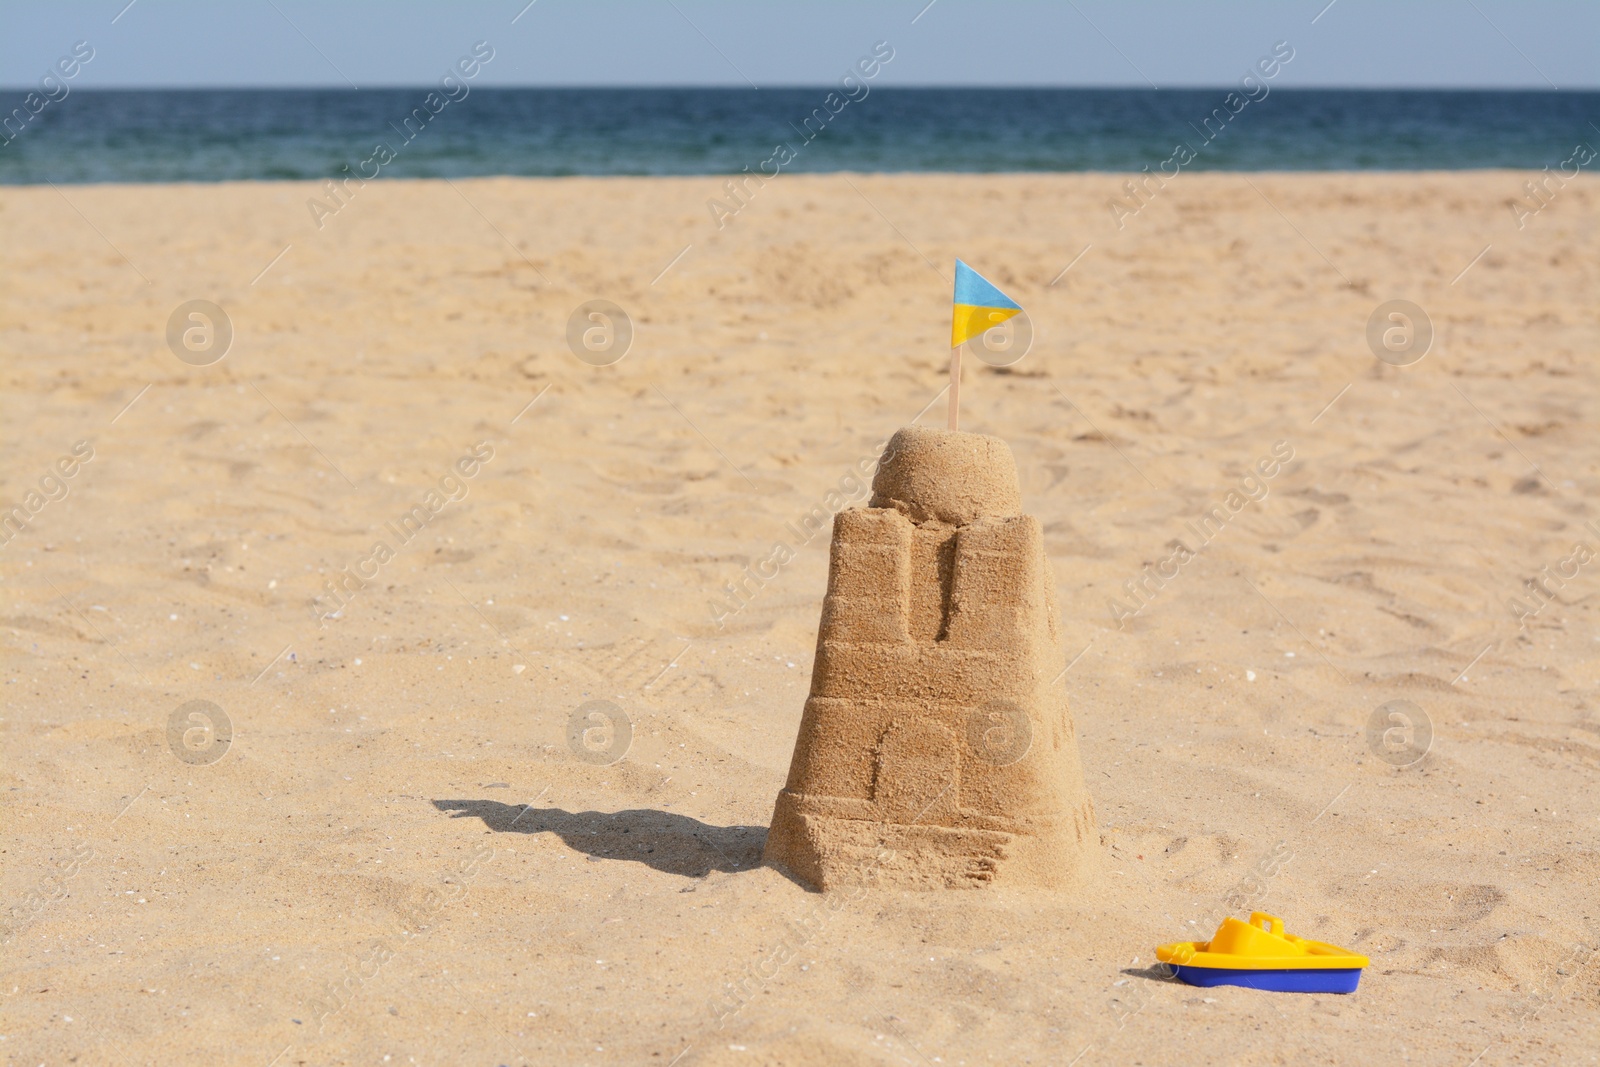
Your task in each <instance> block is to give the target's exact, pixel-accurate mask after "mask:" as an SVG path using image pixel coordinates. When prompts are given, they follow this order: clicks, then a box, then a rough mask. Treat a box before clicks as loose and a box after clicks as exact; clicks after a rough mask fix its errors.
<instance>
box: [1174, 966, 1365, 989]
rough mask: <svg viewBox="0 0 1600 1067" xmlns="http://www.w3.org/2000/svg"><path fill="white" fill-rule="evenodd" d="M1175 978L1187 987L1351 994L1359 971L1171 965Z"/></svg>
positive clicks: (1356, 968) (1358, 969)
mask: <svg viewBox="0 0 1600 1067" xmlns="http://www.w3.org/2000/svg"><path fill="white" fill-rule="evenodd" d="M1172 969H1173V970H1174V971H1176V972H1177V974H1178V977H1179V978H1180V979H1182V980H1183V981H1185V982H1188V983H1189V984H1190V985H1197V986H1214V985H1242V986H1245V987H1246V988H1248V989H1266V990H1270V991H1272V992H1274V993H1354V992H1355V991H1356V983H1357V982H1359V981H1360V980H1361V968H1359V967H1353V968H1351V969H1349V970H1293V971H1288V970H1277V971H1245V970H1234V969H1232V968H1224V967H1190V966H1188V965H1186V964H1174V965H1173V967H1172Z"/></svg>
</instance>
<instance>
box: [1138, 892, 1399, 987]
mask: <svg viewBox="0 0 1600 1067" xmlns="http://www.w3.org/2000/svg"><path fill="white" fill-rule="evenodd" d="M1156 959H1158V960H1160V961H1161V962H1162V963H1165V964H1167V965H1168V966H1170V967H1171V968H1172V969H1173V971H1175V972H1176V973H1177V976H1178V977H1179V978H1180V979H1182V980H1183V981H1185V982H1187V983H1189V984H1190V985H1197V986H1215V985H1242V986H1247V987H1249V988H1251V989H1269V990H1272V991H1274V992H1278V993H1354V992H1355V991H1356V983H1357V982H1359V981H1360V980H1361V968H1363V967H1365V966H1366V965H1367V964H1368V963H1369V962H1370V961H1369V960H1368V959H1367V957H1365V956H1358V955H1356V954H1355V953H1354V952H1349V951H1347V950H1345V949H1342V948H1339V947H1338V946H1337V945H1330V944H1327V943H1326V942H1323V941H1310V940H1307V939H1306V938H1303V937H1296V936H1294V935H1293V934H1290V933H1285V932H1284V929H1283V920H1282V919H1280V918H1278V917H1277V916H1276V915H1268V914H1267V913H1266V912H1261V911H1253V912H1251V913H1250V921H1249V922H1240V921H1239V920H1238V919H1234V918H1231V917H1230V918H1227V919H1224V920H1222V925H1221V926H1219V927H1217V933H1216V936H1215V937H1213V938H1212V939H1211V940H1210V941H1174V942H1173V943H1171V944H1169V945H1161V946H1158V947H1157V948H1156Z"/></svg>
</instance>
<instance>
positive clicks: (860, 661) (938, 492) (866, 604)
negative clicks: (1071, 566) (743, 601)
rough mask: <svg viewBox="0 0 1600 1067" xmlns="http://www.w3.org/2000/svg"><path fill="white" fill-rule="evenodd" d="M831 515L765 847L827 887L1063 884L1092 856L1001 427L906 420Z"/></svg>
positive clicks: (1046, 622) (1036, 539)
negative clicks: (856, 503) (809, 655)
mask: <svg viewBox="0 0 1600 1067" xmlns="http://www.w3.org/2000/svg"><path fill="white" fill-rule="evenodd" d="M872 489H873V495H872V499H871V500H870V501H869V502H868V506H867V507H865V508H850V509H847V510H845V511H842V512H840V513H839V514H838V516H837V517H836V518H835V520H834V528H833V552H832V559H831V562H830V566H829V573H828V593H827V598H826V599H825V600H824V602H823V607H822V624H821V628H820V630H819V632H818V634H817V656H816V664H815V667H814V669H813V672H812V679H811V695H810V697H809V698H808V699H807V701H806V706H805V713H804V715H803V717H802V719H801V722H800V734H799V737H798V738H797V739H796V741H795V748H794V758H793V761H792V762H791V764H790V767H789V780H788V784H787V785H786V786H785V787H784V789H783V790H782V792H780V793H779V794H778V801H777V806H776V809H775V810H774V812H773V816H772V828H771V831H770V833H769V834H768V836H767V845H766V856H765V858H766V861H767V862H769V863H772V864H774V865H775V866H778V867H781V868H784V869H785V870H787V871H789V872H790V873H791V874H792V875H794V876H795V877H796V878H798V879H799V880H801V881H803V882H805V883H807V884H809V885H811V886H814V887H815V888H818V889H823V890H827V889H832V888H835V887H837V886H844V885H888V886H901V887H908V888H925V889H937V888H959V887H976V886H982V885H986V884H990V883H994V884H1017V885H1061V884H1065V883H1067V882H1069V881H1071V880H1072V879H1073V878H1074V877H1075V876H1077V875H1078V873H1079V872H1080V871H1081V869H1082V868H1083V866H1084V864H1085V863H1086V862H1088V861H1089V859H1090V858H1091V857H1092V856H1093V855H1094V852H1095V848H1096V845H1097V840H1096V832H1095V824H1094V809H1093V807H1092V805H1091V803H1090V801H1089V795H1088V792H1087V791H1086V790H1085V788H1084V784H1083V769H1082V766H1081V764H1080V763H1079V759H1078V744H1077V738H1076V735H1075V734H1074V731H1073V726H1072V719H1071V717H1070V716H1069V715H1068V712H1067V698H1066V688H1065V686H1063V685H1062V684H1061V683H1060V682H1059V681H1056V679H1057V677H1058V675H1059V674H1060V673H1061V668H1062V666H1063V664H1064V658H1063V650H1062V648H1061V641H1060V622H1059V615H1060V612H1059V610H1058V609H1057V607H1056V598H1055V592H1054V580H1053V578H1052V576H1051V572H1050V564H1049V561H1048V560H1047V559H1046V558H1045V553H1044V535H1043V531H1042V529H1041V528H1040V525H1039V521H1038V520H1037V519H1035V518H1033V517H1032V516H1029V515H1024V514H1022V494H1021V491H1020V489H1019V488H1018V484H1017V472H1016V464H1015V462H1014V461H1013V459H1012V456H1011V449H1010V448H1009V447H1007V445H1006V443H1005V442H1004V441H1002V440H1000V439H999V438H996V437H988V436H984V435H981V434H971V433H960V432H957V431H953V430H932V429H921V428H917V427H911V428H907V429H903V430H901V431H899V432H898V433H897V434H895V436H894V438H893V439H892V440H891V441H890V443H889V447H888V449H887V450H886V452H885V454H884V457H883V459H882V461H881V463H880V465H879V467H878V473H877V476H876V477H875V478H874V479H873V485H872Z"/></svg>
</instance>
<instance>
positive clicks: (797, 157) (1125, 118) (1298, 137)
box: [0, 87, 1600, 184]
mask: <svg viewBox="0 0 1600 1067" xmlns="http://www.w3.org/2000/svg"><path fill="white" fill-rule="evenodd" d="M429 91H430V87H420V88H416V89H379V90H361V91H354V90H335V89H327V90H322V89H308V90H203V91H166V90H141V91H123V90H99V91H91V90H83V89H79V90H74V91H72V92H71V93H70V95H69V96H67V97H66V98H65V99H62V100H60V101H58V102H53V103H50V104H48V105H47V106H45V107H44V108H43V110H42V111H40V112H39V113H38V114H37V115H33V116H31V117H29V118H28V120H27V121H26V122H25V123H19V122H18V118H17V115H16V114H15V112H14V111H13V109H15V108H21V107H22V106H23V98H24V95H25V92H24V91H23V90H17V89H12V90H0V118H5V117H7V116H9V121H8V122H7V123H6V124H5V125H3V126H0V131H3V133H0V184H23V183H42V182H45V181H51V182H56V183H58V184H60V183H68V182H174V181H199V182H208V181H234V180H271V179H322V178H327V177H334V176H341V175H343V174H345V173H347V172H346V171H345V169H344V168H346V167H348V168H350V171H349V172H359V173H362V174H363V175H364V176H369V177H370V176H371V175H372V174H374V173H380V174H382V175H384V176H392V177H440V176H445V177H466V176H476V175H492V174H511V175H572V174H721V173H736V172H739V171H742V170H743V169H744V168H746V167H748V168H750V169H751V170H752V171H757V170H762V169H765V170H766V171H767V172H768V173H771V172H772V171H773V170H774V169H781V170H784V171H790V172H794V171H811V172H818V171H835V170H851V171H1083V170H1101V171H1104V170H1112V171H1123V170H1139V169H1140V168H1142V167H1144V166H1146V165H1148V166H1150V167H1151V168H1152V169H1156V168H1157V167H1159V166H1160V165H1161V163H1162V162H1163V161H1165V160H1168V159H1169V158H1171V157H1172V156H1173V154H1174V150H1175V149H1176V148H1177V147H1178V146H1179V145H1180V144H1182V145H1186V146H1187V147H1188V149H1189V152H1190V153H1191V154H1192V158H1191V159H1190V161H1189V162H1188V163H1187V164H1186V167H1185V169H1192V170H1431V169H1464V168H1482V167H1529V168H1540V167H1544V166H1546V165H1549V166H1552V167H1554V166H1557V165H1559V164H1560V163H1561V161H1562V160H1564V159H1566V158H1568V156H1570V155H1571V154H1572V150H1573V148H1574V146H1575V145H1577V144H1578V143H1580V142H1584V143H1587V144H1590V145H1593V146H1596V147H1600V93H1594V92H1583V93H1580V92H1506V91H1435V90H1406V91H1395V90H1373V91H1359V90H1324V89H1300V90H1294V89H1271V90H1270V91H1269V92H1268V94H1267V95H1265V96H1263V97H1261V98H1260V99H1258V100H1254V101H1251V102H1249V103H1248V104H1246V105H1245V106H1244V107H1243V108H1242V109H1241V110H1238V111H1237V113H1234V112H1233V111H1232V110H1230V109H1229V108H1228V106H1227V105H1226V103H1225V97H1227V95H1228V93H1229V91H1230V90H1229V89H1227V88H1219V89H1194V90H1160V91H1157V90H1130V89H889V88H871V89H870V91H869V92H868V93H867V95H865V96H863V97H862V98H861V99H858V100H854V101H850V102H848V103H846V104H844V105H843V106H842V107H841V106H840V105H839V101H840V100H841V99H842V97H839V96H836V97H834V98H833V101H832V107H833V108H836V109H837V113H834V111H833V110H832V109H830V106H829V102H828V101H827V100H826V98H827V97H828V94H829V92H830V91H831V90H830V89H828V88H825V87H824V88H817V89H763V90H759V91H757V90H746V89H488V88H478V89H472V90H471V91H470V92H469V93H468V94H467V95H466V96H464V97H462V98H461V99H459V100H457V101H454V102H451V103H448V104H447V105H446V106H444V107H443V108H442V110H439V111H438V112H437V113H433V112H431V111H430V110H429V109H428V108H427V107H426V106H425V105H424V98H425V97H426V96H427V95H428V93H429ZM439 99H440V98H438V97H436V98H435V102H437V101H438V100H439ZM1238 99H1239V98H1237V97H1236V98H1235V101H1237V100H1238ZM1236 106H1237V104H1236ZM24 113H25V112H24ZM408 116H409V117H410V118H409V122H408ZM380 145H382V146H383V149H380V148H379V146H380ZM780 146H782V147H781V148H780ZM785 149H786V150H787V151H784V150H785ZM386 156H387V161H386V162H385V161H384V160H385V157H386ZM1170 166H1171V164H1169V169H1170Z"/></svg>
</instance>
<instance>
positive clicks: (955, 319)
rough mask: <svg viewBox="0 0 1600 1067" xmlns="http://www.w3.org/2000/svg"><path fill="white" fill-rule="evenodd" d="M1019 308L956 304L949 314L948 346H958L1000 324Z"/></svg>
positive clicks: (1017, 312)
mask: <svg viewBox="0 0 1600 1067" xmlns="http://www.w3.org/2000/svg"><path fill="white" fill-rule="evenodd" d="M1021 311H1022V309H1021V308H995V307H980V306H979V305H977V304H956V305H954V310H953V311H952V313H951V316H950V347H951V348H959V347H960V346H961V345H964V344H966V343H967V342H968V341H969V340H971V339H972V338H974V337H976V336H978V335H979V334H980V333H982V332H983V331H985V330H987V329H990V328H992V327H995V326H998V325H1000V324H1001V323H1002V322H1004V321H1006V320H1007V319H1009V318H1011V317H1012V316H1013V315H1017V314H1020V313H1021Z"/></svg>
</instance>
